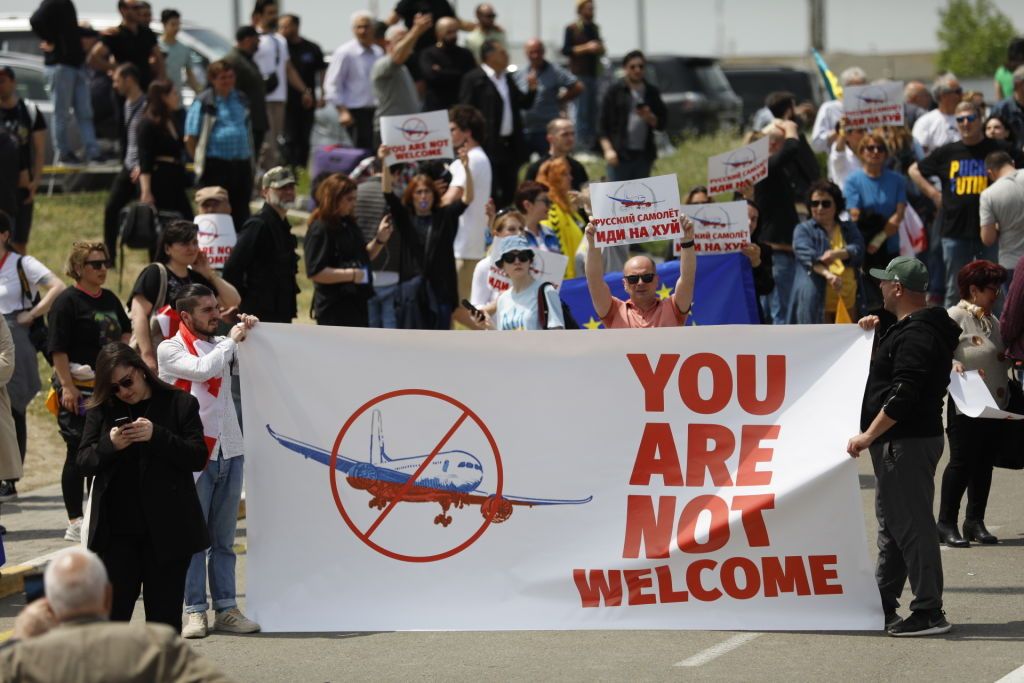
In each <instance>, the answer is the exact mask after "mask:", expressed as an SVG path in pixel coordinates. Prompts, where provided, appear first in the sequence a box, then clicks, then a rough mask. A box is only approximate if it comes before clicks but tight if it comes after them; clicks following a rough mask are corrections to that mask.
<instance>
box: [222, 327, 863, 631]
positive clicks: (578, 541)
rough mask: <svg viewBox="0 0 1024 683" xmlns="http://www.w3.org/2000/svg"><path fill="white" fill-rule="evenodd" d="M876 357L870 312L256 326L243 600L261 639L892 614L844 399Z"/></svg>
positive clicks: (752, 624)
mask: <svg viewBox="0 0 1024 683" xmlns="http://www.w3.org/2000/svg"><path fill="white" fill-rule="evenodd" d="M339 349H344V352H345V354H346V355H351V357H353V358H356V359H358V362H355V363H338V360H337V359H338V352H339V351H338V350H339ZM870 351H871V335H870V334H868V333H865V332H863V331H862V330H860V329H859V328H857V327H856V326H854V325H817V326H805V327H801V328H799V329H797V328H793V329H789V328H785V327H783V328H767V329H766V328H763V327H762V326H759V325H752V326H747V327H742V328H738V327H735V326H731V327H715V326H706V327H693V328H687V329H686V332H685V334H682V335H680V330H678V329H645V330H613V331H610V332H601V333H590V332H587V331H561V332H558V331H555V332H552V331H546V332H541V331H536V332H521V333H518V334H511V333H499V332H494V333H490V334H482V335H474V334H453V333H451V332H441V331H422V330H374V329H358V328H340V327H321V326H315V325H281V324H260V325H258V326H257V327H256V328H255V329H254V330H253V331H252V332H251V333H250V335H249V337H248V338H247V339H246V341H245V343H244V344H240V345H239V366H240V369H241V372H242V378H241V380H242V381H241V387H242V393H243V395H242V409H243V413H244V424H245V453H246V460H247V463H246V465H247V467H246V512H247V520H246V524H247V533H248V540H249V543H248V555H247V563H246V565H247V566H246V572H247V574H246V581H247V587H246V599H247V605H246V612H247V613H248V614H250V616H252V617H253V618H254V619H256V620H257V621H258V622H259V623H260V624H261V625H262V626H263V630H264V631H265V632H315V631H321V632H323V631H345V632H352V631H393V630H509V629H544V630H550V629H716V630H718V629H721V630H731V629H749V630H871V629H879V628H880V627H881V624H882V614H881V605H880V603H879V602H878V590H877V587H876V585H875V582H874V578H873V574H872V566H871V562H870V560H869V557H868V553H867V547H866V544H865V542H864V525H863V518H862V515H861V514H860V511H861V501H860V493H859V489H858V487H857V467H856V465H855V461H853V460H852V459H851V458H850V457H849V456H848V455H847V454H846V451H845V445H846V435H847V434H853V433H856V430H857V424H858V418H859V413H860V397H859V394H857V393H855V392H839V393H838V394H837V393H836V392H835V391H833V388H834V386H835V385H836V383H839V384H841V385H842V386H863V384H864V381H865V378H866V375H867V367H868V360H869V356H870ZM797 358H799V359H801V360H806V359H807V358H813V359H814V363H811V364H810V365H808V364H806V362H800V363H798V362H796V359H797ZM823 374H825V375H827V376H828V377H829V378H830V380H831V381H830V382H822V381H821V377H822V375H823ZM555 387H557V388H558V389H554V390H553V388H555ZM822 435H825V437H827V438H824V437H823V436H822Z"/></svg>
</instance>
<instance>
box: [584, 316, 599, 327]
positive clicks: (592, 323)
mask: <svg viewBox="0 0 1024 683" xmlns="http://www.w3.org/2000/svg"><path fill="white" fill-rule="evenodd" d="M583 327H585V328H587V329H588V330H596V329H598V328H600V327H601V321H599V320H594V316H590V320H589V322H585V323H583Z"/></svg>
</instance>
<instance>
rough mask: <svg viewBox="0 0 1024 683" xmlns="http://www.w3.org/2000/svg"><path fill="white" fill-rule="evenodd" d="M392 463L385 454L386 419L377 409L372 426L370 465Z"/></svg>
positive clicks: (374, 412)
mask: <svg viewBox="0 0 1024 683" xmlns="http://www.w3.org/2000/svg"><path fill="white" fill-rule="evenodd" d="M390 461H391V458H389V457H388V455H387V453H385V452H384V419H383V418H382V417H381V415H380V411H379V410H376V409H375V410H374V411H373V422H372V423H371V425H370V464H372V465H380V464H381V463H385V462H390Z"/></svg>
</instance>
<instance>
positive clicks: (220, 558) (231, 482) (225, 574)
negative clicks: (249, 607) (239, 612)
mask: <svg viewBox="0 0 1024 683" xmlns="http://www.w3.org/2000/svg"><path fill="white" fill-rule="evenodd" d="M244 461H245V456H242V455H240V456H238V457H235V458H228V459H227V460H225V459H224V456H223V455H222V454H218V456H217V459H216V460H210V462H209V464H207V465H206V470H204V471H203V473H202V474H201V475H200V476H199V481H197V482H196V493H198V494H199V504H200V505H202V507H203V515H204V516H205V517H206V528H207V530H208V531H209V534H210V548H209V549H208V550H201V551H199V552H198V553H196V554H195V555H193V556H192V562H191V564H189V566H188V574H187V575H186V576H185V611H186V612H205V611H206V610H208V609H210V605H209V604H208V603H207V602H206V569H207V567H206V558H207V555H209V558H210V567H209V571H210V597H212V598H213V609H214V610H216V611H218V612H220V611H222V610H226V609H230V608H232V607H235V606H237V604H238V603H237V602H236V601H235V551H234V544H235V528H236V527H237V526H238V503H239V501H240V500H241V499H242V469H243V467H244V464H245V462H244Z"/></svg>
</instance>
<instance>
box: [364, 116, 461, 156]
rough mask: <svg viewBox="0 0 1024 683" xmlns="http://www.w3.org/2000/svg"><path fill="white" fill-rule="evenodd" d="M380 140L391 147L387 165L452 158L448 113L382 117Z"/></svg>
mask: <svg viewBox="0 0 1024 683" xmlns="http://www.w3.org/2000/svg"><path fill="white" fill-rule="evenodd" d="M380 139H381V142H383V143H384V144H385V145H387V146H388V147H390V148H391V154H390V155H389V156H388V157H387V158H386V159H385V160H384V163H385V165H391V164H402V163H413V162H417V161H426V160H427V159H453V158H454V157H455V155H454V154H453V153H452V136H451V133H450V132H449V131H448V112H447V111H444V110H440V111H428V112H423V113H422V114H409V115H405V116H382V117H380Z"/></svg>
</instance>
